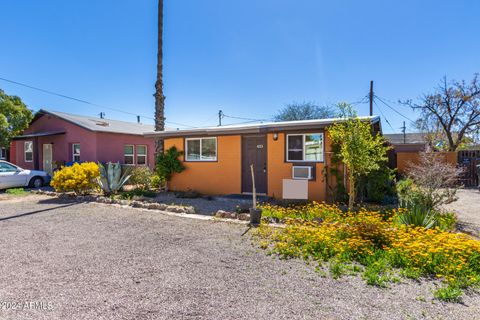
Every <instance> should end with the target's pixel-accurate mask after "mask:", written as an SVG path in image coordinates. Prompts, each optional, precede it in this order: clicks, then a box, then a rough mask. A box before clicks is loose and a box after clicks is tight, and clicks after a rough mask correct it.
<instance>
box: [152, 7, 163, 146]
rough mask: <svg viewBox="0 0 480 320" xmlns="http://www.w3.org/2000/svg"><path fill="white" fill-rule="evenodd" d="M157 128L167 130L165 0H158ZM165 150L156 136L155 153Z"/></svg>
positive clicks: (157, 129) (161, 141) (161, 140)
mask: <svg viewBox="0 0 480 320" xmlns="http://www.w3.org/2000/svg"><path fill="white" fill-rule="evenodd" d="M154 96H155V130H156V131H163V130H165V96H164V95H163V0H158V50H157V81H156V82H155V95H154ZM162 152H163V139H160V138H156V140H155V153H156V154H159V153H162Z"/></svg>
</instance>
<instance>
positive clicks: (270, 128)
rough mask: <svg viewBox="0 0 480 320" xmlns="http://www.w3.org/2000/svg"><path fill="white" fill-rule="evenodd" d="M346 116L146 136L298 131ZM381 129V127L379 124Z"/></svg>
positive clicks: (159, 132)
mask: <svg viewBox="0 0 480 320" xmlns="http://www.w3.org/2000/svg"><path fill="white" fill-rule="evenodd" d="M360 119H361V120H362V121H371V122H372V124H377V123H378V124H380V117H378V116H373V117H360ZM346 120H347V119H346V118H333V119H316V120H299V121H283V122H268V123H259V124H250V125H231V126H223V127H222V126H219V127H208V128H198V129H185V130H175V131H155V132H146V133H145V134H144V136H145V137H149V138H150V137H157V138H174V137H192V136H218V135H237V134H262V133H269V132H279V131H298V130H317V129H323V128H325V127H328V126H330V125H332V124H334V123H338V122H344V121H346ZM379 131H381V127H380V126H379Z"/></svg>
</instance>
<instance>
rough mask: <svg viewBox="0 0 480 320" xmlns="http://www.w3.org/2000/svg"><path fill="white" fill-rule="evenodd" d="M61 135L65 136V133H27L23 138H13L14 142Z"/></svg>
mask: <svg viewBox="0 0 480 320" xmlns="http://www.w3.org/2000/svg"><path fill="white" fill-rule="evenodd" d="M60 134H65V131H45V132H36V133H27V134H23V135H21V136H16V137H14V138H13V140H25V139H31V138H38V137H49V136H57V135H60Z"/></svg>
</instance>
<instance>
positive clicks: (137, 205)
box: [130, 200, 143, 208]
mask: <svg viewBox="0 0 480 320" xmlns="http://www.w3.org/2000/svg"><path fill="white" fill-rule="evenodd" d="M130 206H132V207H134V208H143V203H141V202H140V201H135V200H133V201H132V202H130Z"/></svg>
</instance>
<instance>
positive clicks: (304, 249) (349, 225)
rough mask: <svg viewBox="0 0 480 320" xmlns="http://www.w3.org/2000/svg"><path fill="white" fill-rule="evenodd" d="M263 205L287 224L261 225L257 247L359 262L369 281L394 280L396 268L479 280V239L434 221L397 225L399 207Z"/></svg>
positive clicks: (460, 281)
mask: <svg viewBox="0 0 480 320" xmlns="http://www.w3.org/2000/svg"><path fill="white" fill-rule="evenodd" d="M263 208H264V210H265V211H264V212H265V214H266V215H267V216H275V217H278V218H280V217H281V219H282V220H283V221H284V222H285V228H273V227H269V226H265V225H262V226H261V227H260V228H258V229H257V230H256V233H255V237H256V239H257V240H258V241H259V243H260V247H262V248H263V249H267V250H269V252H270V253H273V254H278V255H279V256H280V257H282V258H293V257H299V258H304V259H306V260H315V261H318V262H319V263H320V264H322V262H324V261H331V262H332V261H335V263H337V262H338V261H341V262H343V263H346V264H355V265H362V266H363V270H364V272H363V277H364V278H365V279H366V280H367V283H369V284H376V285H385V283H386V282H388V281H394V280H395V279H396V276H395V277H393V276H390V277H388V276H387V275H393V274H397V273H399V274H400V275H403V276H407V277H412V278H419V277H422V276H423V277H435V278H439V279H441V280H442V281H444V282H445V283H446V284H447V285H449V286H452V287H455V288H457V289H458V288H462V287H468V286H471V285H478V284H480V241H478V240H474V239H473V238H471V237H469V236H468V235H465V234H458V233H451V232H446V231H442V230H440V229H439V228H438V227H436V228H433V229H425V228H423V227H412V226H406V225H399V224H398V223H396V222H395V221H396V220H397V219H396V217H397V216H398V215H399V214H402V210H403V209H399V210H390V211H388V212H380V211H368V210H366V209H361V210H359V211H358V212H342V210H340V209H339V208H338V207H337V206H332V205H326V204H318V203H313V204H310V205H307V206H302V207H300V208H281V207H275V206H272V205H264V206H263ZM305 217H309V218H310V219H305ZM309 220H310V221H309Z"/></svg>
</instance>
